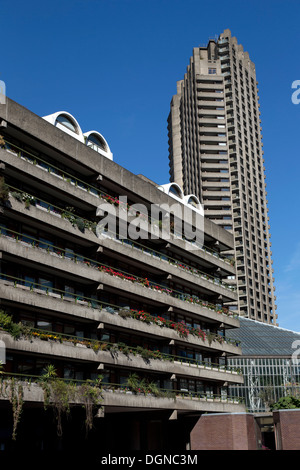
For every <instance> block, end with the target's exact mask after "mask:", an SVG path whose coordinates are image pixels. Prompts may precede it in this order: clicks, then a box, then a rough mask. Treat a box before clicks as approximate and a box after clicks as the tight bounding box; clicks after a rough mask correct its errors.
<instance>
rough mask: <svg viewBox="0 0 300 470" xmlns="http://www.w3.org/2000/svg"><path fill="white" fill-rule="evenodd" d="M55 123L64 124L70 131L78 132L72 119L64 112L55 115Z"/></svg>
mask: <svg viewBox="0 0 300 470" xmlns="http://www.w3.org/2000/svg"><path fill="white" fill-rule="evenodd" d="M55 124H62V125H63V126H65V127H66V128H67V129H69V130H70V131H72V132H75V133H76V134H78V132H77V126H76V125H75V123H74V122H73V121H72V119H70V118H69V117H68V116H66V115H65V114H60V115H59V116H57V118H56V123H55Z"/></svg>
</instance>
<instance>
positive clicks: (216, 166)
mask: <svg viewBox="0 0 300 470" xmlns="http://www.w3.org/2000/svg"><path fill="white" fill-rule="evenodd" d="M201 169H202V171H205V172H207V171H208V172H209V171H210V170H218V171H220V170H227V172H228V170H229V166H228V163H201Z"/></svg>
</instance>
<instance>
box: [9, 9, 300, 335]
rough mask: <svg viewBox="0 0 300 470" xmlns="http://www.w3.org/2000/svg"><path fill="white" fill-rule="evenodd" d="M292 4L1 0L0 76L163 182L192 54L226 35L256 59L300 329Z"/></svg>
mask: <svg viewBox="0 0 300 470" xmlns="http://www.w3.org/2000/svg"><path fill="white" fill-rule="evenodd" d="M299 22H300V2H299V0H294V1H292V0H285V1H278V0H259V1H257V0H247V1H242V0H240V1H233V0H222V1H219V0H215V1H213V2H212V1H209V0H206V1H202V0H67V1H64V0H60V1H57V0H52V1H48V0H44V1H40V0H39V1H32V0H27V1H26V2H25V1H20V0H15V1H12V0H2V1H1V9H0V31H1V62H0V79H1V80H3V81H5V83H6V87H7V95H8V96H9V97H10V98H11V99H13V100H15V101H17V102H18V103H20V104H22V105H23V106H25V107H27V108H28V109H30V110H31V111H33V112H34V113H36V114H38V115H40V116H44V115H47V114H51V113H53V112H55V111H61V110H66V111H69V112H70V113H71V114H73V115H74V117H75V118H76V119H77V120H78V122H79V124H80V126H81V127H82V129H83V131H84V132H85V131H88V130H92V129H94V130H98V131H99V132H101V133H102V134H103V135H104V137H105V138H106V139H107V140H108V142H109V145H110V147H111V150H112V152H113V154H114V160H115V161H116V162H117V163H119V164H120V165H122V166H124V167H125V168H127V169H128V170H130V171H132V172H133V173H136V174H138V173H142V174H144V175H146V176H147V177H149V178H151V179H153V180H155V181H156V182H157V183H161V184H163V183H167V182H168V180H169V174H168V141H167V116H168V112H169V104H170V100H171V98H172V95H173V94H175V92H176V81H177V80H180V79H181V78H182V77H183V74H184V72H185V70H186V66H187V64H188V61H189V58H190V56H191V54H192V49H193V47H195V46H199V45H205V44H206V43H207V40H208V38H210V37H214V36H215V35H219V34H220V33H221V32H222V31H223V30H224V29H226V28H229V29H231V32H232V35H233V36H236V37H237V39H238V42H239V43H240V44H243V46H244V49H245V50H246V51H248V52H249V54H250V57H251V59H252V60H253V61H254V62H255V64H256V71H257V79H258V82H259V95H260V104H261V112H262V128H263V143H264V151H265V166H266V182H267V191H268V201H269V203H268V207H269V216H270V225H271V233H272V238H271V240H272V251H273V260H274V264H273V267H274V270H275V273H274V276H275V285H276V295H277V304H278V309H277V313H278V320H279V325H280V326H281V327H282V328H287V329H291V330H294V331H299V332H300V289H299V283H300V222H299V216H298V204H299V189H300V178H299V175H300V163H299V162H300V155H299V135H300V132H299V131H300V104H299V105H294V104H292V101H291V95H292V89H291V85H292V82H293V81H294V80H300V60H299V58H300V57H299V56H300V53H299V48H300V23H299Z"/></svg>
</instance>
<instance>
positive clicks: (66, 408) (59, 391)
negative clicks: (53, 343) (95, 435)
mask: <svg viewBox="0 0 300 470" xmlns="http://www.w3.org/2000/svg"><path fill="white" fill-rule="evenodd" d="M101 381H102V376H98V378H97V380H96V381H92V380H87V381H85V382H83V383H82V384H81V385H76V383H73V382H66V381H65V380H63V379H61V378H59V377H57V373H56V369H55V367H54V366H53V365H52V364H49V365H48V366H47V367H46V368H45V369H44V374H43V375H42V377H41V386H42V388H43V391H44V407H45V409H47V408H48V407H49V406H51V407H52V408H53V411H54V414H55V417H56V421H57V435H58V436H62V417H63V415H64V414H65V415H68V414H69V413H70V410H71V406H72V403H74V404H75V403H76V402H78V401H79V402H81V403H82V406H83V407H84V408H85V411H86V419H85V425H86V432H88V431H89V430H90V429H91V428H92V425H93V410H94V408H95V407H99V406H100V403H101V401H102V389H101Z"/></svg>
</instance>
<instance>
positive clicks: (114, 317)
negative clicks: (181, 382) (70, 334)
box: [99, 309, 241, 356]
mask: <svg viewBox="0 0 300 470" xmlns="http://www.w3.org/2000/svg"><path fill="white" fill-rule="evenodd" d="M106 325H109V326H110V327H117V328H118V329H119V328H122V330H128V332H129V331H131V332H132V331H133V332H135V333H137V334H138V333H140V334H145V335H146V336H149V335H150V336H153V337H157V338H165V339H167V340H168V341H169V342H170V341H172V342H174V344H181V345H185V346H188V345H189V346H190V347H195V348H197V349H198V348H201V350H210V351H213V352H218V353H221V354H226V355H237V356H239V355H240V354H241V347H240V346H239V345H237V344H236V343H235V344H234V343H233V342H226V341H224V342H223V343H220V342H219V341H218V340H217V339H216V340H214V341H212V342H211V343H209V342H208V340H207V339H204V340H203V339H202V338H200V337H197V336H195V335H193V334H191V333H190V334H189V335H188V337H182V336H180V335H179V334H178V333H177V332H176V331H174V330H172V329H170V328H168V327H162V326H159V325H156V324H155V323H154V322H153V323H152V324H148V323H145V322H143V321H141V320H137V319H135V318H130V317H126V318H122V316H120V315H118V314H117V311H115V313H111V310H110V311H108V310H106V309H103V310H102V311H101V323H100V324H99V327H100V328H102V327H104V328H105V327H106Z"/></svg>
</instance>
